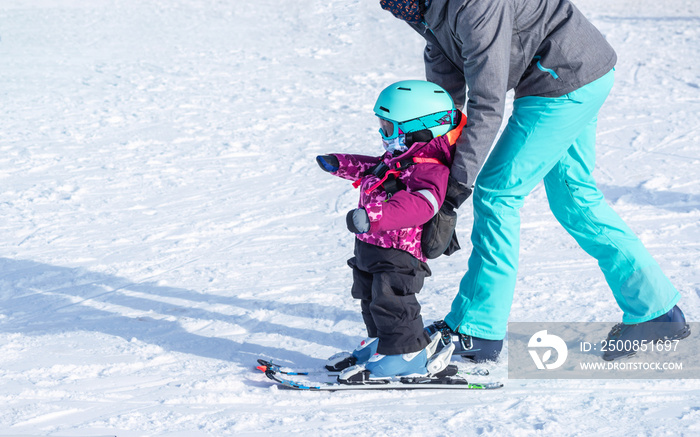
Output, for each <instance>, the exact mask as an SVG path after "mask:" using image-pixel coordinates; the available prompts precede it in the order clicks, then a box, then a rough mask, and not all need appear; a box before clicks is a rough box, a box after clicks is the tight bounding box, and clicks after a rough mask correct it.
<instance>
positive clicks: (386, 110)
mask: <svg viewBox="0 0 700 437" xmlns="http://www.w3.org/2000/svg"><path fill="white" fill-rule="evenodd" d="M379 109H381V110H382V111H385V112H391V111H389V110H388V109H387V108H385V107H383V106H380V107H379Z"/></svg>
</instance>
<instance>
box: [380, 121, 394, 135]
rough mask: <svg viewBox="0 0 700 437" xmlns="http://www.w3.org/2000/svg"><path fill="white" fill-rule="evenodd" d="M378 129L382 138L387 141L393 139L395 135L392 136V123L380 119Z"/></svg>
mask: <svg viewBox="0 0 700 437" xmlns="http://www.w3.org/2000/svg"><path fill="white" fill-rule="evenodd" d="M379 129H380V132H381V134H382V136H383V137H384V139H386V140H389V139H391V138H393V137H395V135H394V130H395V128H394V122H392V121H389V120H384V119H383V118H380V119H379Z"/></svg>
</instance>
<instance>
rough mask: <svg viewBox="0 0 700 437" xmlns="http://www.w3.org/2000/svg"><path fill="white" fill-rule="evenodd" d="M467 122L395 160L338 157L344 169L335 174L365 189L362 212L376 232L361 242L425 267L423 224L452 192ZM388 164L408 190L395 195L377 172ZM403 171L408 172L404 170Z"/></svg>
mask: <svg viewBox="0 0 700 437" xmlns="http://www.w3.org/2000/svg"><path fill="white" fill-rule="evenodd" d="M462 120H463V123H461V124H460V126H459V127H457V128H455V129H453V130H451V131H450V132H448V133H447V134H445V135H442V136H439V137H437V138H435V139H433V140H431V141H430V142H428V143H415V144H413V145H412V146H411V147H410V148H409V149H408V151H406V152H405V153H403V154H401V155H400V156H397V157H394V156H392V155H391V154H389V153H386V154H384V155H383V156H380V157H371V156H364V155H352V154H340V153H335V154H333V155H334V156H335V157H336V158H338V163H339V166H338V170H337V171H336V172H333V173H332V174H333V175H335V176H338V177H341V178H344V179H349V180H351V181H355V184H354V185H355V186H357V187H358V188H359V190H360V202H359V207H360V208H364V209H365V210H366V211H367V215H368V216H369V221H370V229H369V231H368V232H366V233H364V234H357V238H358V239H359V240H361V241H364V242H365V243H369V244H373V245H375V246H379V247H385V248H394V249H399V250H403V251H406V252H408V253H410V254H411V255H413V256H414V257H416V258H418V259H419V260H421V261H423V262H425V261H427V259H426V257H425V256H424V255H423V251H422V249H421V236H422V233H423V224H424V223H426V222H427V221H428V220H430V219H431V218H432V217H433V216H434V215H435V214H437V212H438V210H439V209H440V206H442V202H443V201H444V200H445V193H446V191H447V178H448V177H449V174H450V165H452V160H453V158H454V150H455V147H454V143H455V142H456V141H457V138H458V137H459V135H460V134H461V131H462V127H463V126H464V122H465V121H466V117H465V116H462ZM380 162H384V164H386V165H387V166H388V167H389V168H390V169H392V170H395V177H396V179H397V180H398V181H400V182H401V183H402V184H403V185H404V186H405V189H401V190H399V191H397V192H396V193H395V194H393V195H392V196H389V195H388V194H387V192H386V191H385V189H384V186H383V185H382V182H383V179H382V178H380V177H378V176H375V175H374V174H372V173H371V169H372V168H373V167H375V166H376V165H377V164H379V163H380ZM402 168H403V169H402Z"/></svg>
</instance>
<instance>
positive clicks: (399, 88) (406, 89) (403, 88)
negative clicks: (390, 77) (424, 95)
mask: <svg viewBox="0 0 700 437" xmlns="http://www.w3.org/2000/svg"><path fill="white" fill-rule="evenodd" d="M396 89H397V90H401V91H411V88H406V87H402V86H400V87H398V88H396Z"/></svg>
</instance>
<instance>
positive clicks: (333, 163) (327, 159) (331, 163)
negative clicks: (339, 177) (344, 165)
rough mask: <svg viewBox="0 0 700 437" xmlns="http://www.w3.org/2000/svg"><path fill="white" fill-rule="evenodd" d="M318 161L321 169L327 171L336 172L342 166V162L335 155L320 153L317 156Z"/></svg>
mask: <svg viewBox="0 0 700 437" xmlns="http://www.w3.org/2000/svg"><path fill="white" fill-rule="evenodd" d="M316 162H317V163H318V166H319V167H321V170H323V171H327V172H328V173H335V172H337V171H338V168H340V163H339V162H338V158H336V157H335V156H333V155H319V156H317V157H316Z"/></svg>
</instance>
